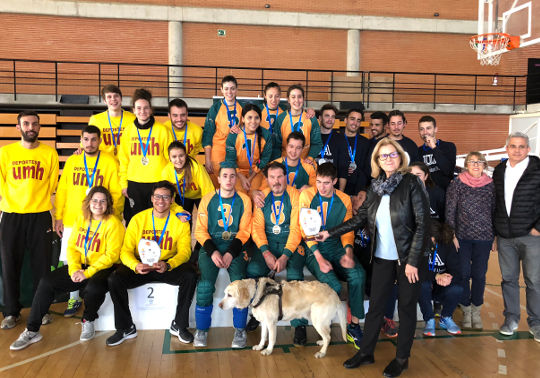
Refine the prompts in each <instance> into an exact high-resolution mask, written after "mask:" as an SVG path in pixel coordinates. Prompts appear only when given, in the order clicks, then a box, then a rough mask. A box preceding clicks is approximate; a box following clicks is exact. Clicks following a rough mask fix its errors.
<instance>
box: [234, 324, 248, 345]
mask: <svg viewBox="0 0 540 378" xmlns="http://www.w3.org/2000/svg"><path fill="white" fill-rule="evenodd" d="M246 345H247V332H246V330H245V329H238V328H235V329H234V337H233V341H232V343H231V348H234V349H241V348H245V347H246Z"/></svg>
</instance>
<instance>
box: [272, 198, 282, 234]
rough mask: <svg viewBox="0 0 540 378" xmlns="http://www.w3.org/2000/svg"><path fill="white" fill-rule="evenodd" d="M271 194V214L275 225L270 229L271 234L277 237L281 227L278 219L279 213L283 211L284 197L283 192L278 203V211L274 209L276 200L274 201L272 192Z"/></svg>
mask: <svg viewBox="0 0 540 378" xmlns="http://www.w3.org/2000/svg"><path fill="white" fill-rule="evenodd" d="M270 193H272V213H273V214H274V218H275V219H276V223H275V224H274V227H272V232H273V233H274V235H279V234H280V233H281V227H280V225H279V218H281V212H282V211H283V199H284V198H283V197H284V196H285V192H284V193H283V195H282V197H281V201H280V203H279V210H277V209H276V200H275V199H274V192H270Z"/></svg>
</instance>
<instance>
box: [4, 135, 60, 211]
mask: <svg viewBox="0 0 540 378" xmlns="http://www.w3.org/2000/svg"><path fill="white" fill-rule="evenodd" d="M58 169H59V166H58V153H57V152H56V150H55V149H54V148H52V147H49V146H47V145H46V144H43V143H40V144H39V145H38V146H37V147H36V148H32V149H28V148H24V147H23V146H22V144H21V142H15V143H11V144H8V145H6V146H4V147H2V148H0V196H1V197H2V200H1V201H0V211H4V212H6V213H19V214H27V213H41V212H43V211H49V210H51V209H52V202H51V196H52V194H53V193H54V191H55V189H56V184H57V183H58Z"/></svg>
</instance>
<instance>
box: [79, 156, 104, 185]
mask: <svg viewBox="0 0 540 378" xmlns="http://www.w3.org/2000/svg"><path fill="white" fill-rule="evenodd" d="M100 155H101V151H100V152H98V155H97V159H96V164H94V171H93V172H92V177H90V175H89V174H88V165H87V164H86V153H85V152H83V159H84V170H85V171H86V181H88V188H89V189H90V188H91V187H92V186H93V185H94V179H95V178H96V171H97V166H98V163H99V156H100Z"/></svg>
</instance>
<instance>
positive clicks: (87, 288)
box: [10, 186, 125, 350]
mask: <svg viewBox="0 0 540 378" xmlns="http://www.w3.org/2000/svg"><path fill="white" fill-rule="evenodd" d="M82 212H83V214H82V215H81V216H79V218H78V219H77V221H76V222H75V224H74V226H73V232H72V234H71V237H70V238H69V242H68V248H67V260H68V265H64V266H62V267H61V268H58V269H56V270H54V271H52V272H50V273H48V274H47V275H46V276H45V277H43V279H42V280H41V281H40V282H39V285H38V288H37V291H36V294H35V295H34V300H33V301H32V309H31V310H30V316H29V318H28V321H27V324H26V329H25V330H24V332H23V333H21V335H20V336H19V338H18V339H17V340H16V341H15V342H14V343H13V344H11V346H10V349H11V350H20V349H24V348H26V347H27V346H29V345H30V344H33V343H36V342H38V341H40V340H41V339H42V338H43V336H42V335H41V334H40V333H39V328H40V326H41V324H42V318H43V316H44V315H45V314H46V313H47V311H49V307H50V306H51V304H52V302H53V300H54V294H55V292H56V291H62V292H66V293H69V292H71V291H74V290H82V289H84V306H85V308H84V313H83V316H82V332H81V337H80V340H81V341H87V340H90V339H92V338H93V337H94V335H95V331H94V320H95V319H97V317H98V314H97V312H98V310H99V308H100V307H101V305H102V304H103V302H104V301H105V294H106V293H107V290H108V286H107V279H108V277H109V275H110V274H111V273H112V271H113V270H114V268H113V264H115V263H117V262H118V257H119V255H120V248H121V246H122V240H123V239H124V232H125V230H124V226H123V225H122V223H121V222H120V220H119V219H118V218H117V217H115V216H114V215H113V212H114V209H113V200H112V197H111V194H110V193H109V191H108V190H107V189H105V188H104V187H102V186H95V187H93V188H92V189H90V191H89V192H88V195H87V196H86V198H85V199H84V201H83V205H82Z"/></svg>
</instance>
